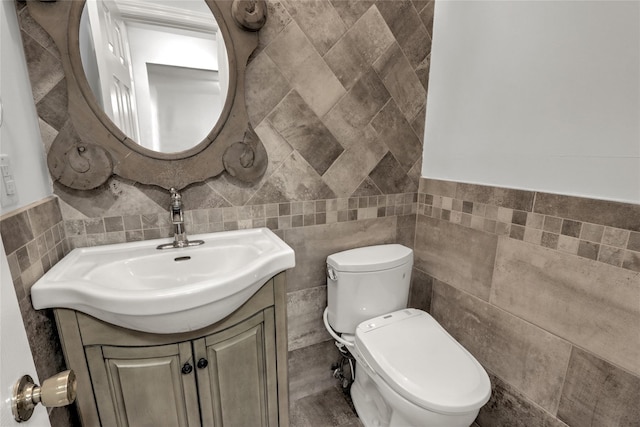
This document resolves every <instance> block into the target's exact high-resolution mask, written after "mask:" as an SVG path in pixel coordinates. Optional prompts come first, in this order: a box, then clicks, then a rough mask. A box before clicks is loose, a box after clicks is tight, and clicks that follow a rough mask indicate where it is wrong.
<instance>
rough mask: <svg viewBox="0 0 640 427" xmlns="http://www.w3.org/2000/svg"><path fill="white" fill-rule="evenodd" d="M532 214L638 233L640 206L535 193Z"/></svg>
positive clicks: (639, 229)
mask: <svg viewBox="0 0 640 427" xmlns="http://www.w3.org/2000/svg"><path fill="white" fill-rule="evenodd" d="M534 212H538V213H542V214H545V215H553V216H558V217H562V218H571V219H574V220H578V221H584V222H591V223H594V224H601V225H608V226H610V227H616V228H624V229H626V230H631V231H640V205H634V204H631V203H620V202H611V201H607V200H595V199H586V198H582V197H573V196H562V195H558V194H548V193H537V195H536V205H535V207H534Z"/></svg>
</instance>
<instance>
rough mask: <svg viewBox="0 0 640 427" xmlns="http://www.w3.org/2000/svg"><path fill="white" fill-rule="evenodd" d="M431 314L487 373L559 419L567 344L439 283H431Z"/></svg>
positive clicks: (568, 348) (568, 345)
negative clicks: (557, 413)
mask: <svg viewBox="0 0 640 427" xmlns="http://www.w3.org/2000/svg"><path fill="white" fill-rule="evenodd" d="M431 312H432V314H433V316H434V317H435V318H436V319H437V320H438V321H439V322H440V323H441V324H442V326H444V328H445V329H446V330H447V331H449V333H451V335H453V336H454V337H455V338H456V339H457V340H458V341H459V342H460V343H461V344H462V345H463V346H464V347H465V348H466V349H467V350H469V351H470V352H471V353H472V354H473V355H474V356H475V357H476V358H477V359H478V361H479V362H480V363H482V364H483V365H484V366H485V367H486V368H487V369H488V370H490V371H491V372H493V373H494V374H495V375H497V376H498V377H500V379H502V380H503V381H505V382H507V383H508V384H510V385H511V386H513V387H514V388H515V389H517V390H519V391H520V392H521V393H522V394H523V395H525V396H527V397H528V399H530V400H531V401H533V402H535V403H536V404H538V405H539V406H541V407H542V408H544V409H545V410H547V411H548V412H550V413H552V414H555V412H556V409H557V407H558V401H559V400H560V392H561V390H562V382H563V380H564V374H565V372H566V370H567V365H568V363H569V354H570V352H571V345H570V344H569V343H568V342H566V341H564V340H562V339H560V338H558V337H556V336H554V335H552V334H550V333H548V332H546V331H544V330H543V329H540V328H538V327H536V326H534V325H532V324H531V323H528V322H525V321H523V320H521V319H519V318H517V317H515V316H512V315H511V314H509V313H507V312H505V311H503V310H501V309H499V308H497V307H494V306H493V305H490V304H488V303H485V302H483V301H482V300H480V299H478V298H475V297H473V296H471V295H469V294H467V293H465V292H461V291H458V290H456V289H455V288H454V287H452V286H449V285H447V284H446V283H442V282H440V281H434V283H433V298H432V300H431Z"/></svg>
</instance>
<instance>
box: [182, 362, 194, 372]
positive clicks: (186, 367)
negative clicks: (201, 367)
mask: <svg viewBox="0 0 640 427" xmlns="http://www.w3.org/2000/svg"><path fill="white" fill-rule="evenodd" d="M191 371H193V366H191V363H189V362H187V363H185V364H184V365H182V373H183V374H184V375H187V374H190V373H191Z"/></svg>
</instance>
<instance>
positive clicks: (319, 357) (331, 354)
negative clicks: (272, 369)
mask: <svg viewBox="0 0 640 427" xmlns="http://www.w3.org/2000/svg"><path fill="white" fill-rule="evenodd" d="M338 357H339V353H338V350H337V349H336V346H335V345H334V344H333V341H324V342H321V343H318V344H315V345H312V346H309V347H304V348H301V349H298V350H294V351H290V352H289V360H288V365H289V401H294V400H297V399H300V398H303V397H305V396H309V395H311V394H315V393H318V392H320V391H322V390H326V389H328V388H330V387H334V386H335V381H336V380H335V378H333V376H332V375H331V370H330V369H331V364H332V363H334V362H336V361H337V360H338Z"/></svg>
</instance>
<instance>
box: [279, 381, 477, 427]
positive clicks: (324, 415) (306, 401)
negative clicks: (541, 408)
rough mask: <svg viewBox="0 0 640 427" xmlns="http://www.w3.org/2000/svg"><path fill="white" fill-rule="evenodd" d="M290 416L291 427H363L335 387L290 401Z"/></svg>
mask: <svg viewBox="0 0 640 427" xmlns="http://www.w3.org/2000/svg"><path fill="white" fill-rule="evenodd" d="M290 418H291V419H290V424H291V427H364V426H363V424H362V423H361V422H360V419H359V418H358V416H357V415H356V413H355V411H354V410H353V409H352V407H351V405H350V404H349V403H348V402H347V399H345V397H344V395H343V394H342V391H341V390H340V389H338V388H337V387H336V388H331V389H329V390H325V391H322V392H320V393H316V394H312V395H311V396H307V397H303V398H302V399H298V400H296V401H294V402H291V408H290ZM415 427H422V426H415ZM471 427H480V426H478V424H476V423H473V425H472V426H471Z"/></svg>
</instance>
